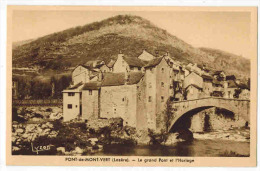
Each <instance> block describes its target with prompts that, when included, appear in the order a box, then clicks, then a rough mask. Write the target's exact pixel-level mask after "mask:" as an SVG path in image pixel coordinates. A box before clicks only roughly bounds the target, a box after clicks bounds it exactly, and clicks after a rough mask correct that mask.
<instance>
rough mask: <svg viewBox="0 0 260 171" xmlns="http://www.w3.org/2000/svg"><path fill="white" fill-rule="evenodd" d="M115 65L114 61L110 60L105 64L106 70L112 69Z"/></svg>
mask: <svg viewBox="0 0 260 171" xmlns="http://www.w3.org/2000/svg"><path fill="white" fill-rule="evenodd" d="M115 63H116V60H114V59H111V60H110V61H109V62H108V63H107V64H106V66H107V67H108V68H112V67H113V66H114V64H115Z"/></svg>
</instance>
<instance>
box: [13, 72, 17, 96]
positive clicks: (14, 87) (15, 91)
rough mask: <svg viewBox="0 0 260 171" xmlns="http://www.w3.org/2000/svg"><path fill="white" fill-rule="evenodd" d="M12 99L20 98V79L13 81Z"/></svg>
mask: <svg viewBox="0 0 260 171" xmlns="http://www.w3.org/2000/svg"><path fill="white" fill-rule="evenodd" d="M12 98H13V99H17V98H18V79H17V78H16V77H13V79H12Z"/></svg>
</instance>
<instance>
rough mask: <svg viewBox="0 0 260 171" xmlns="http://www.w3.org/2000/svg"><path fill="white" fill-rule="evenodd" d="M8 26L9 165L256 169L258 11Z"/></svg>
mask: <svg viewBox="0 0 260 171" xmlns="http://www.w3.org/2000/svg"><path fill="white" fill-rule="evenodd" d="M7 18H8V19H7V22H8V24H7V31H8V35H7V39H8V42H7V68H8V70H7V85H8V86H7V92H8V93H7V94H8V95H7V140H6V144H7V149H6V157H7V165H29V166H31V165H77V166H172V167H175V166H256V139H257V137H256V126H257V123H256V120H257V119H256V116H257V115H256V113H257V108H256V107H257V105H256V104H257V7H94V6H92V7H90V6H81V7H80V6H77V7H76V6H74V7H72V6H67V7H65V6H8V14H7Z"/></svg>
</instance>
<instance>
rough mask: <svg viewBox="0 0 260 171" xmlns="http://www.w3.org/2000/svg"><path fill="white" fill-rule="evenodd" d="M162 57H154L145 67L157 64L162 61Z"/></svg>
mask: <svg viewBox="0 0 260 171" xmlns="http://www.w3.org/2000/svg"><path fill="white" fill-rule="evenodd" d="M162 59H163V57H159V58H155V59H153V60H151V61H149V62H148V64H146V65H145V68H150V67H154V66H156V65H158V64H159V63H160V62H161V61H162Z"/></svg>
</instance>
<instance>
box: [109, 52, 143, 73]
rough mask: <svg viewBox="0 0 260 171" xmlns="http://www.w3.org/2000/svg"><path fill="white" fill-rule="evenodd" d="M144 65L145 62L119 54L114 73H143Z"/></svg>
mask: <svg viewBox="0 0 260 171" xmlns="http://www.w3.org/2000/svg"><path fill="white" fill-rule="evenodd" d="M144 65H145V62H144V61H142V60H141V59H139V58H136V57H127V56H125V55H124V54H118V57H117V60H116V62H115V63H114V65H113V72H114V73H119V72H126V71H141V70H142V67H143V66H144Z"/></svg>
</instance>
